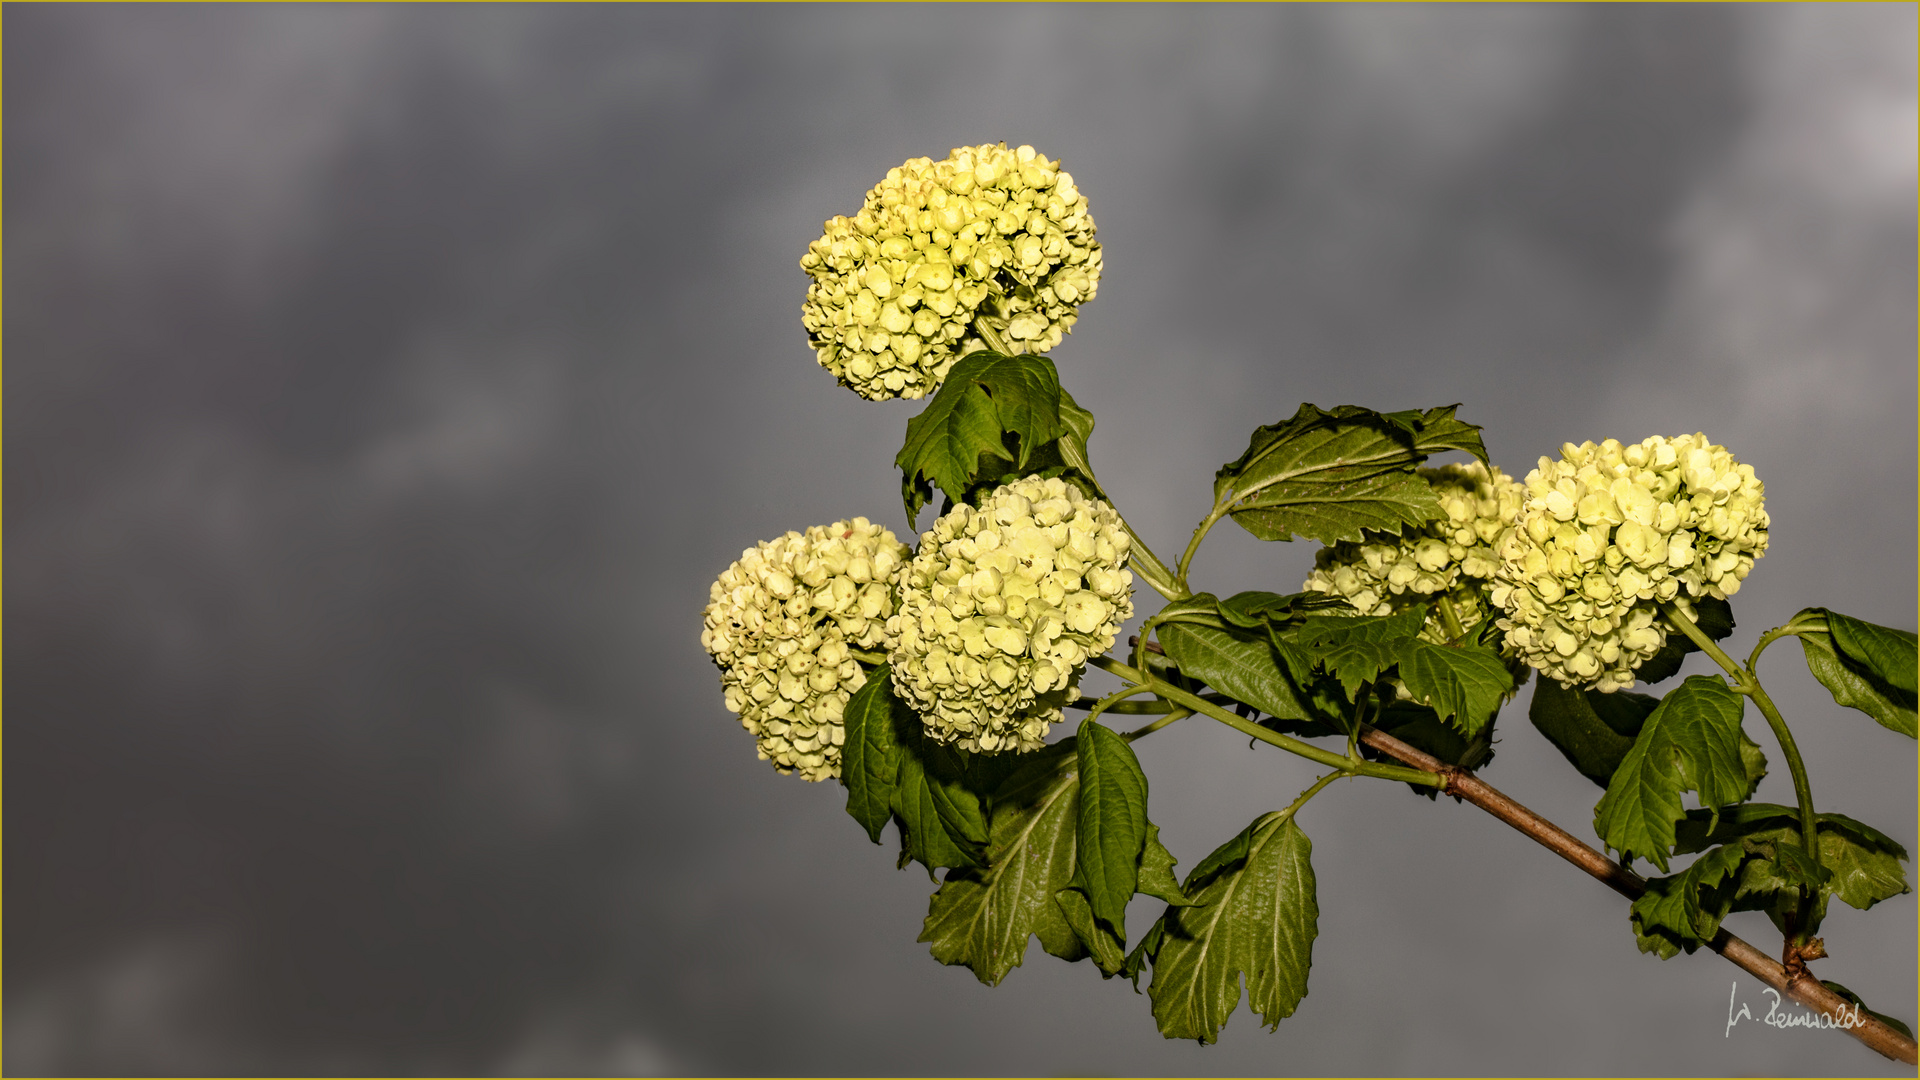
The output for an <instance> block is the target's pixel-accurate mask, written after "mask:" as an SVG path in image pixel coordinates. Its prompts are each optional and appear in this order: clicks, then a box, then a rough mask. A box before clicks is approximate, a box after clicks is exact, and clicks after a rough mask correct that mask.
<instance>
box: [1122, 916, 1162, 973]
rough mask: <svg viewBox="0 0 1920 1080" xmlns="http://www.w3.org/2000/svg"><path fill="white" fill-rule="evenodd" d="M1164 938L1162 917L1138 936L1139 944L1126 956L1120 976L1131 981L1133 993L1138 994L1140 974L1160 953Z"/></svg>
mask: <svg viewBox="0 0 1920 1080" xmlns="http://www.w3.org/2000/svg"><path fill="white" fill-rule="evenodd" d="M1167 910H1168V911H1172V910H1173V909H1172V908H1168V909H1167ZM1166 937H1167V919H1166V916H1165V915H1162V916H1161V917H1160V918H1158V919H1155V920H1153V925H1152V926H1149V927H1147V932H1146V933H1144V934H1142V935H1140V943H1139V944H1138V945H1135V946H1134V947H1133V951H1132V952H1130V953H1128V954H1127V961H1126V963H1124V964H1122V965H1121V966H1120V974H1122V975H1125V976H1126V977H1127V978H1129V979H1131V980H1133V992H1134V993H1136V994H1137V993H1139V992H1140V973H1141V972H1142V971H1145V970H1146V969H1147V965H1149V964H1151V963H1153V958H1154V957H1155V956H1156V955H1158V954H1159V952H1160V943H1161V942H1163V941H1165V940H1166Z"/></svg>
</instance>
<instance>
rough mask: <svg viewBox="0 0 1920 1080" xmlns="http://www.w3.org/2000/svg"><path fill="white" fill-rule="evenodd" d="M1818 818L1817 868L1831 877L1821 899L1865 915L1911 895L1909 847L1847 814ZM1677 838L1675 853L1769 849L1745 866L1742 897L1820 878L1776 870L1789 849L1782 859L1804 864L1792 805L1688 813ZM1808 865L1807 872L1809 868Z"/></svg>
mask: <svg viewBox="0 0 1920 1080" xmlns="http://www.w3.org/2000/svg"><path fill="white" fill-rule="evenodd" d="M1818 820H1819V826H1818V832H1819V837H1820V866H1821V868H1822V869H1823V870H1825V871H1827V872H1828V873H1830V874H1831V875H1832V876H1831V877H1829V878H1827V879H1826V881H1825V882H1824V883H1822V884H1821V886H1820V891H1821V893H1822V895H1827V896H1837V897H1839V898H1840V900H1841V901H1842V902H1843V903H1845V904H1847V905H1848V906H1850V907H1855V908H1859V909H1860V910H1862V911H1865V910H1866V909H1868V908H1870V907H1872V906H1873V905H1875V904H1877V903H1879V902H1880V901H1882V900H1886V899H1889V898H1891V897H1895V896H1900V895H1902V894H1904V893H1907V892H1909V891H1911V887H1910V886H1909V885H1908V884H1907V875H1906V871H1905V870H1903V869H1902V868H1901V866H1900V864H1901V862H1903V861H1905V860H1906V859H1907V857H1908V856H1907V849H1906V848H1905V847H1903V846H1901V844H1900V843H1899V842H1898V841H1896V840H1894V839H1893V838H1892V837H1890V836H1888V835H1887V834H1885V833H1883V832H1881V831H1880V830H1878V829H1875V828H1873V827H1871V826H1869V825H1865V824H1863V823H1861V822H1859V821H1855V820H1854V819H1853V818H1850V817H1848V816H1846V815H1845V814H1820V815H1818ZM1676 836H1677V838H1676V842H1675V848H1674V851H1675V853H1676V854H1685V853H1686V852H1689V851H1699V850H1703V849H1705V848H1706V847H1708V846H1710V845H1713V844H1739V843H1751V844H1755V845H1763V846H1765V847H1770V848H1771V849H1772V852H1771V853H1770V854H1768V853H1767V852H1765V850H1764V847H1763V854H1768V857H1767V859H1766V860H1765V862H1766V865H1751V866H1749V868H1748V875H1747V876H1748V880H1747V881H1745V882H1744V883H1743V884H1742V886H1741V891H1742V892H1743V893H1749V894H1755V895H1760V896H1762V897H1764V896H1765V895H1766V894H1769V893H1771V892H1775V891H1779V890H1782V889H1786V888H1790V887H1792V886H1795V885H1797V884H1799V883H1800V882H1801V881H1803V880H1807V879H1808V878H1810V877H1817V876H1818V875H1817V873H1812V872H1810V870H1809V869H1807V868H1802V869H1799V870H1798V871H1795V870H1793V869H1790V868H1783V867H1780V866H1779V863H1780V862H1782V861H1784V860H1782V859H1781V858H1780V856H1781V855H1783V854H1784V853H1785V852H1786V851H1787V850H1788V849H1792V851H1793V855H1791V856H1786V859H1792V860H1794V862H1795V864H1798V863H1800V862H1802V861H1804V860H1805V854H1804V852H1802V851H1801V850H1800V844H1801V836H1800V812H1799V811H1798V810H1797V809H1796V808H1794V807H1791V806H1780V805H1778V804H1776V803H1747V804H1745V805H1742V806H1736V807H1732V808H1730V809H1727V810H1724V811H1722V812H1721V814H1720V820H1719V821H1717V822H1716V821H1714V820H1713V818H1712V815H1711V814H1710V813H1709V812H1708V811H1705V810H1694V811H1690V812H1689V813H1688V814H1687V816H1686V818H1685V820H1683V821H1681V822H1680V823H1679V826H1678V827H1677V829H1676ZM1807 865H1808V867H1809V868H1810V866H1811V864H1810V863H1809V864H1807ZM1740 906H1743V907H1755V908H1757V907H1759V906H1762V905H1761V904H1758V903H1756V904H1742V905H1740Z"/></svg>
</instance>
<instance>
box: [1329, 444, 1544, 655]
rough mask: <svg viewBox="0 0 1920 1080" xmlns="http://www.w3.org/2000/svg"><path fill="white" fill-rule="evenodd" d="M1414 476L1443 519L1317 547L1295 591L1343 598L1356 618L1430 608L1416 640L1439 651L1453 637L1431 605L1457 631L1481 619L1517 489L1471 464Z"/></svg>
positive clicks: (1519, 491)
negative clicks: (1445, 613) (1447, 611)
mask: <svg viewBox="0 0 1920 1080" xmlns="http://www.w3.org/2000/svg"><path fill="white" fill-rule="evenodd" d="M1420 476H1421V478H1422V479H1424V480H1426V482H1427V483H1428V484H1429V485H1430V486H1431V487H1432V488H1433V493H1434V495H1435V496H1436V497H1438V498H1439V500H1440V506H1441V507H1442V508H1443V509H1444V510H1446V512H1447V516H1446V517H1445V518H1440V519H1436V520H1433V521H1430V522H1427V523H1426V524H1424V525H1421V526H1417V527H1413V526H1409V527H1407V528H1405V529H1403V530H1402V532H1401V535H1399V536H1393V535H1391V534H1387V533H1370V535H1369V536H1368V538H1367V539H1365V540H1363V541H1361V542H1358V543H1355V542H1353V541H1345V542H1342V543H1338V544H1335V545H1333V546H1331V547H1323V548H1321V549H1320V551H1319V553H1318V554H1317V555H1315V556H1314V560H1313V562H1314V566H1313V573H1311V574H1309V575H1308V576H1307V581H1306V584H1305V585H1304V586H1303V588H1305V589H1306V590H1307V591H1309V592H1323V593H1332V594H1335V595H1337V596H1343V597H1345V598H1346V600H1347V602H1348V603H1350V604H1352V605H1353V606H1354V608H1355V609H1357V610H1358V611H1359V612H1360V613H1361V614H1362V615H1391V614H1393V613H1394V612H1396V611H1399V610H1401V609H1403V608H1406V607H1410V606H1412V605H1415V604H1435V609H1434V611H1433V612H1432V613H1431V614H1429V615H1428V617H1427V624H1426V627H1425V629H1423V630H1422V631H1421V635H1420V636H1421V637H1423V638H1425V639H1427V640H1429V641H1432V642H1435V643H1442V642H1446V641H1449V640H1451V639H1452V638H1453V637H1454V636H1455V635H1454V634H1450V633H1448V632H1447V630H1446V628H1445V625H1444V622H1443V620H1442V618H1441V615H1440V611H1439V607H1438V604H1437V603H1436V601H1439V600H1445V601H1446V602H1447V604H1448V605H1449V606H1450V607H1451V608H1452V609H1453V614H1454V616H1455V618H1456V619H1457V620H1458V622H1459V623H1460V627H1461V629H1463V630H1467V629H1472V628H1473V627H1474V626H1475V625H1476V624H1478V623H1479V622H1480V620H1481V619H1482V618H1483V617H1484V616H1485V615H1486V613H1487V604H1486V592H1487V587H1488V586H1489V585H1490V584H1492V582H1493V575H1494V571H1495V570H1497V569H1498V568H1499V566H1500V558H1499V555H1498V553H1497V552H1498V548H1499V544H1500V539H1501V536H1502V534H1504V533H1505V532H1506V531H1507V530H1508V529H1511V528H1512V527H1513V521H1514V518H1516V517H1518V516H1519V514H1520V503H1521V499H1522V497H1523V495H1524V494H1525V489H1524V488H1523V487H1521V485H1520V483H1519V482H1518V481H1516V480H1513V479H1512V478H1510V477H1508V476H1507V474H1505V473H1503V472H1501V471H1500V470H1499V469H1497V468H1496V469H1494V470H1492V472H1491V473H1489V472H1488V470H1487V467H1486V466H1485V465H1482V464H1480V463H1479V462H1477V461H1476V462H1473V463H1471V464H1467V465H1445V466H1442V467H1440V468H1437V469H1421V470H1420Z"/></svg>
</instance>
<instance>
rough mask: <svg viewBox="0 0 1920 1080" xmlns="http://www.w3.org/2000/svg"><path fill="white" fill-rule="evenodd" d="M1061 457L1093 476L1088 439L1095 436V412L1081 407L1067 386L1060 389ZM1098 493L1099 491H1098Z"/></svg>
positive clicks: (1089, 477)
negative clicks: (1088, 453) (1088, 454)
mask: <svg viewBox="0 0 1920 1080" xmlns="http://www.w3.org/2000/svg"><path fill="white" fill-rule="evenodd" d="M1060 426H1061V428H1062V429H1063V430H1062V431H1061V432H1060V457H1061V459H1062V460H1063V461H1065V462H1066V463H1067V464H1068V465H1071V466H1073V467H1074V468H1075V469H1078V470H1080V471H1081V472H1082V473H1085V474H1086V476H1087V478H1088V479H1092V478H1093V462H1092V461H1091V460H1089V459H1088V457H1087V440H1088V439H1091V438H1092V437H1093V414H1092V413H1090V412H1088V411H1087V410H1085V409H1083V408H1081V407H1080V403H1079V402H1077V401H1075V400H1073V395H1072V394H1069V393H1067V391H1066V388H1064V387H1062V388H1061V390H1060ZM1096 494H1097V493H1096Z"/></svg>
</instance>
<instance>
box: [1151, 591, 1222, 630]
mask: <svg viewBox="0 0 1920 1080" xmlns="http://www.w3.org/2000/svg"><path fill="white" fill-rule="evenodd" d="M1154 618H1155V619H1157V620H1160V621H1162V622H1166V621H1179V622H1190V623H1195V624H1197V625H1200V626H1212V627H1226V626H1230V625H1232V624H1230V623H1228V622H1227V621H1226V620H1225V619H1223V618H1221V617H1220V598H1219V597H1217V596H1215V595H1213V594H1212V593H1210V592H1203V593H1194V594H1193V595H1192V596H1189V597H1186V598H1185V599H1182V600H1169V601H1167V604H1166V606H1165V607H1163V608H1161V609H1160V611H1159V612H1158V613H1157V614H1155V615H1154Z"/></svg>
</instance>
